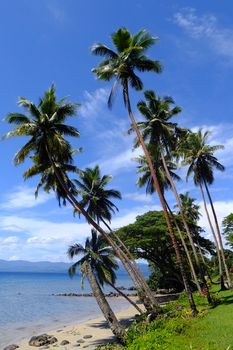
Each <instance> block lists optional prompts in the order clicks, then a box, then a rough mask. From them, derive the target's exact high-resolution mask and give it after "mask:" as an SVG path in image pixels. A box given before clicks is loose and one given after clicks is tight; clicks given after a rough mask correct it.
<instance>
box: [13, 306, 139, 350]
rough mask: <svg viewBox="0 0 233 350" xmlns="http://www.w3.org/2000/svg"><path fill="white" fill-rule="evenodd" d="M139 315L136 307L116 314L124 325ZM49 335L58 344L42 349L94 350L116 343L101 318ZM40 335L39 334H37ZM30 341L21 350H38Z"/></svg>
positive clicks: (67, 327) (55, 331)
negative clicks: (77, 349)
mask: <svg viewBox="0 0 233 350" xmlns="http://www.w3.org/2000/svg"><path fill="white" fill-rule="evenodd" d="M136 314H137V310H136V309H135V308H134V307H130V308H128V309H126V310H124V311H120V312H118V313H116V315H117V317H118V319H119V320H120V321H121V322H122V324H124V325H127V324H128V323H129V322H130V321H133V318H134V317H135V315H136ZM47 334H49V335H52V336H54V337H56V338H57V340H58V341H57V342H56V343H55V344H52V345H50V346H48V347H43V346H42V347H40V349H53V348H54V346H55V347H56V349H61V350H69V349H74V348H77V347H78V348H79V349H85V348H87V349H90V350H94V349H96V347H97V346H98V345H101V344H105V343H108V342H111V341H114V339H115V338H114V336H113V334H112V332H111V330H110V329H109V327H108V325H107V323H106V321H105V319H104V318H103V317H99V318H96V319H93V320H88V321H86V322H83V323H77V324H74V325H70V326H64V327H63V328H60V329H55V330H54V331H49V332H48V333H47ZM37 335H39V334H37ZM64 340H67V341H68V342H69V343H68V344H66V345H61V342H62V341H64ZM28 341H29V339H24V340H23V341H22V342H21V343H20V344H18V345H19V348H18V349H19V350H29V349H30V350H32V349H37V348H36V347H34V346H29V344H28Z"/></svg>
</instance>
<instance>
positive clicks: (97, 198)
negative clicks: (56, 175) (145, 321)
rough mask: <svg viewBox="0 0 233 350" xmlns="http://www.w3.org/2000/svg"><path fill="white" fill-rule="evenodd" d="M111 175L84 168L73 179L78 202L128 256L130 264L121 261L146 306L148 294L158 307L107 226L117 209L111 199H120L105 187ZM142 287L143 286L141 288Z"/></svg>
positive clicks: (97, 168) (96, 169)
mask: <svg viewBox="0 0 233 350" xmlns="http://www.w3.org/2000/svg"><path fill="white" fill-rule="evenodd" d="M111 179H112V177H111V176H109V175H104V176H101V173H100V169H99V166H98V165H96V166H95V167H94V168H86V169H85V170H83V171H82V173H81V174H80V179H79V180H74V183H75V184H76V186H77V193H78V195H80V196H81V197H82V200H81V201H80V204H81V205H82V207H83V208H85V210H86V212H87V213H88V214H89V215H90V216H91V217H92V218H93V219H94V220H95V221H96V222H97V223H100V222H102V223H104V225H105V226H106V227H107V229H108V230H109V231H110V233H111V236H112V237H113V238H114V239H115V240H116V241H117V242H118V243H119V246H120V248H121V249H122V250H123V251H124V252H125V254H126V255H127V256H128V257H129V259H130V261H131V262H132V264H130V263H129V262H128V260H127V261H124V260H123V263H124V264H125V263H126V264H127V265H126V269H128V273H129V275H130V276H131V278H132V280H133V281H134V284H135V286H137V290H138V294H139V296H140V299H141V300H142V302H143V304H144V305H145V307H146V308H148V307H150V306H149V305H148V296H149V297H150V299H151V301H152V302H153V303H154V305H155V308H156V309H158V305H157V303H156V300H155V298H154V296H153V294H152V293H151V291H150V288H149V286H148V285H147V283H146V281H145V279H144V277H143V276H142V274H141V272H140V270H139V269H138V267H137V264H136V262H135V260H134V258H133V256H132V254H131V253H130V252H129V250H128V248H127V247H126V246H125V244H124V242H122V240H121V239H120V238H119V237H118V236H117V235H116V234H115V233H114V231H112V229H111V227H110V226H109V225H110V223H111V220H112V215H113V214H115V212H116V211H118V208H117V206H116V205H115V204H114V203H113V202H112V199H121V194H120V192H119V191H117V190H115V189H107V188H106V186H107V185H108V184H109V182H110V181H111ZM142 287H143V288H142Z"/></svg>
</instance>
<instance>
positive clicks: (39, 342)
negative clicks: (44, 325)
mask: <svg viewBox="0 0 233 350" xmlns="http://www.w3.org/2000/svg"><path fill="white" fill-rule="evenodd" d="M56 342H57V338H55V337H53V336H52V335H48V334H41V335H37V336H34V337H32V338H31V339H30V340H29V345H30V346H36V347H39V346H43V345H50V344H54V343H56Z"/></svg>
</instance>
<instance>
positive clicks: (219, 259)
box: [199, 184, 225, 289]
mask: <svg viewBox="0 0 233 350" xmlns="http://www.w3.org/2000/svg"><path fill="white" fill-rule="evenodd" d="M199 189H200V191H201V195H202V199H203V203H204V208H205V212H206V216H207V219H208V222H209V225H210V229H211V232H212V234H213V237H214V242H215V246H216V252H217V257H218V269H219V281H220V284H221V289H224V288H225V285H224V280H223V273H222V261H221V255H220V249H219V244H218V240H217V237H216V234H215V231H214V227H213V225H212V222H211V219H210V214H209V211H208V209H207V205H206V199H205V194H204V191H203V188H202V185H201V184H199Z"/></svg>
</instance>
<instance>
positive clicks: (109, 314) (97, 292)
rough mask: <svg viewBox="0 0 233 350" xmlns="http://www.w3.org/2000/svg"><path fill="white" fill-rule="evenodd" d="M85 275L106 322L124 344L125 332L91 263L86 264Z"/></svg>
mask: <svg viewBox="0 0 233 350" xmlns="http://www.w3.org/2000/svg"><path fill="white" fill-rule="evenodd" d="M84 269H85V274H86V276H87V278H88V282H89V284H90V286H91V288H92V291H93V295H94V297H95V299H96V301H97V303H98V305H99V307H100V309H101V311H102V312H103V315H104V317H105V319H106V321H107V322H108V324H109V327H110V328H111V330H112V332H113V334H114V335H115V336H116V337H117V339H119V341H120V342H123V339H124V335H125V330H124V328H123V327H122V326H121V325H120V323H119V321H118V320H117V318H116V316H115V314H114V312H113V311H112V309H111V307H110V305H109V303H108V301H107V300H106V298H105V296H104V293H103V291H102V289H101V288H100V285H99V283H98V281H97V279H96V277H95V275H94V273H93V271H92V268H91V266H90V264H89V263H86V264H85V268H84Z"/></svg>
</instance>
